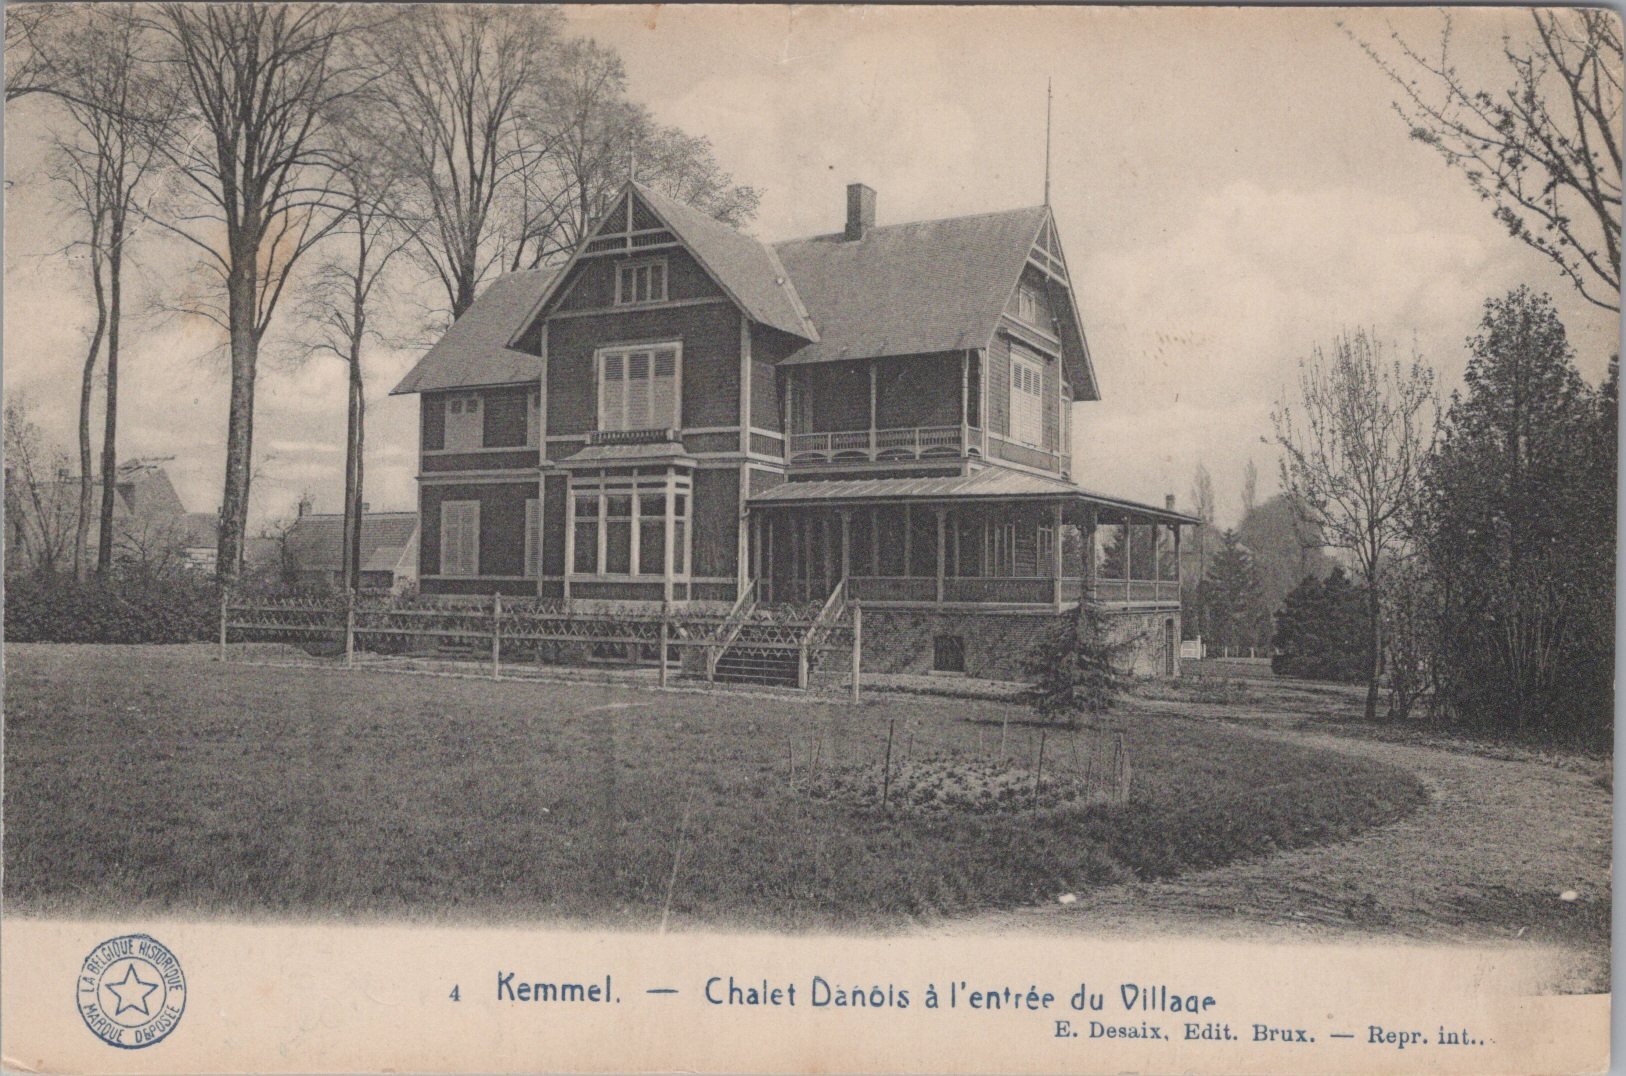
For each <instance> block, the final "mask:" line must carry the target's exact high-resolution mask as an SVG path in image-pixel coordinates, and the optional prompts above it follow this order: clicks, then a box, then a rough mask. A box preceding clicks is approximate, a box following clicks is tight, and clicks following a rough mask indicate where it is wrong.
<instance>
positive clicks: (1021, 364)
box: [1010, 346, 1045, 448]
mask: <svg viewBox="0 0 1626 1076" xmlns="http://www.w3.org/2000/svg"><path fill="white" fill-rule="evenodd" d="M1024 374H1025V375H1027V376H1026V377H1024V376H1023V375H1024ZM1028 379H1031V380H1032V382H1033V384H1034V386H1035V390H1034V391H1031V392H1030V391H1029V390H1028V389H1026V388H1023V387H1022V383H1023V381H1025V380H1028ZM1044 380H1045V369H1044V360H1043V358H1042V357H1041V356H1039V355H1037V354H1036V353H1029V352H1026V351H1025V349H1023V350H1018V349H1017V348H1016V347H1014V346H1013V347H1012V348H1011V381H1010V388H1011V405H1010V414H1011V440H1012V441H1015V442H1016V443H1017V444H1021V445H1026V446H1028V447H1029V448H1040V447H1042V446H1043V444H1044V409H1045V394H1044ZM1018 394H1020V395H1021V396H1023V397H1030V398H1031V399H1032V401H1033V402H1032V403H1031V404H1024V408H1023V409H1020V410H1021V413H1022V414H1023V415H1024V418H1025V421H1024V423H1023V424H1022V425H1023V426H1025V425H1026V422H1027V421H1031V422H1032V430H1031V432H1032V434H1033V439H1032V440H1031V441H1030V440H1028V439H1027V438H1026V437H1024V436H1023V434H1024V433H1025V432H1028V431H1027V430H1025V429H1023V428H1019V424H1018V422H1017V415H1018V412H1019V408H1018V406H1017V404H1018ZM1029 407H1031V409H1032V411H1031V416H1028V412H1027V411H1026V410H1025V408H1029Z"/></svg>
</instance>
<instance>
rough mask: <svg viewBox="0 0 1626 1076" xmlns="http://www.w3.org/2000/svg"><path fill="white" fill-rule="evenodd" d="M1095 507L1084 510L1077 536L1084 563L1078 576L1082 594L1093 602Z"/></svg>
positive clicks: (1091, 506)
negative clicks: (1082, 526) (1080, 528)
mask: <svg viewBox="0 0 1626 1076" xmlns="http://www.w3.org/2000/svg"><path fill="white" fill-rule="evenodd" d="M1095 517H1096V512H1095V505H1093V504H1092V505H1090V506H1089V507H1088V508H1086V509H1085V510H1084V531H1083V533H1082V534H1081V535H1080V536H1079V537H1080V538H1081V539H1082V541H1080V542H1079V543H1078V544H1079V547H1080V549H1081V550H1082V552H1083V556H1084V563H1083V564H1082V565H1080V566H1079V576H1080V578H1081V579H1082V580H1083V586H1084V594H1085V596H1086V597H1088V598H1090V599H1091V600H1094V598H1095V596H1096V595H1095Z"/></svg>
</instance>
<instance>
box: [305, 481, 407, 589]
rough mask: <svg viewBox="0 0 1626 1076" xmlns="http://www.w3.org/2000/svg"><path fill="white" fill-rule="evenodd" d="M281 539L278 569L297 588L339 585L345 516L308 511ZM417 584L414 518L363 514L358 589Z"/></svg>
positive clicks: (400, 514) (307, 508) (342, 570)
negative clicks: (291, 578) (301, 584)
mask: <svg viewBox="0 0 1626 1076" xmlns="http://www.w3.org/2000/svg"><path fill="white" fill-rule="evenodd" d="M309 504H310V502H308V501H304V502H301V503H300V513H299V518H298V519H296V520H294V525H293V527H291V528H290V529H289V531H288V535H287V537H286V538H285V539H284V540H283V542H284V544H283V564H284V569H285V571H286V572H288V574H290V575H292V576H293V577H294V578H295V579H296V580H297V581H298V582H301V583H331V584H334V585H341V584H343V582H344V575H343V572H344V516H343V515H342V514H338V513H332V514H329V513H317V512H312V511H310V510H309ZM417 580H418V513H416V512H368V511H365V510H364V511H363V512H362V516H361V586H362V589H364V590H392V591H398V590H401V589H402V588H404V587H407V586H410V585H411V584H413V583H416V582H417Z"/></svg>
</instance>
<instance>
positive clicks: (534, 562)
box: [525, 497, 542, 579]
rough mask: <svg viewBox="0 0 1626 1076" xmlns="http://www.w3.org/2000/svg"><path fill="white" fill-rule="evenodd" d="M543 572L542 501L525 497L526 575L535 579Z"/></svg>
mask: <svg viewBox="0 0 1626 1076" xmlns="http://www.w3.org/2000/svg"><path fill="white" fill-rule="evenodd" d="M541 574H542V502H541V501H539V500H537V499H536V498H535V497H527V498H526V499H525V577H526V578H527V579H535V578H536V577H537V576H539V575H541Z"/></svg>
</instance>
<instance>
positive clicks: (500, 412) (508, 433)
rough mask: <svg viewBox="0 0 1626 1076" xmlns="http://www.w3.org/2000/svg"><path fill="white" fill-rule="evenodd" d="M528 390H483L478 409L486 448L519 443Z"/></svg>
mask: <svg viewBox="0 0 1626 1076" xmlns="http://www.w3.org/2000/svg"><path fill="white" fill-rule="evenodd" d="M530 391H531V390H530V389H528V388H526V387H524V386H514V387H512V388H501V389H483V390H481V392H480V396H481V398H482V400H483V402H482V404H481V408H480V412H481V415H482V416H483V418H484V422H485V443H486V447H487V448H503V447H508V446H523V445H524V444H525V425H526V417H527V416H526V412H527V408H528V404H529V400H530Z"/></svg>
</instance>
